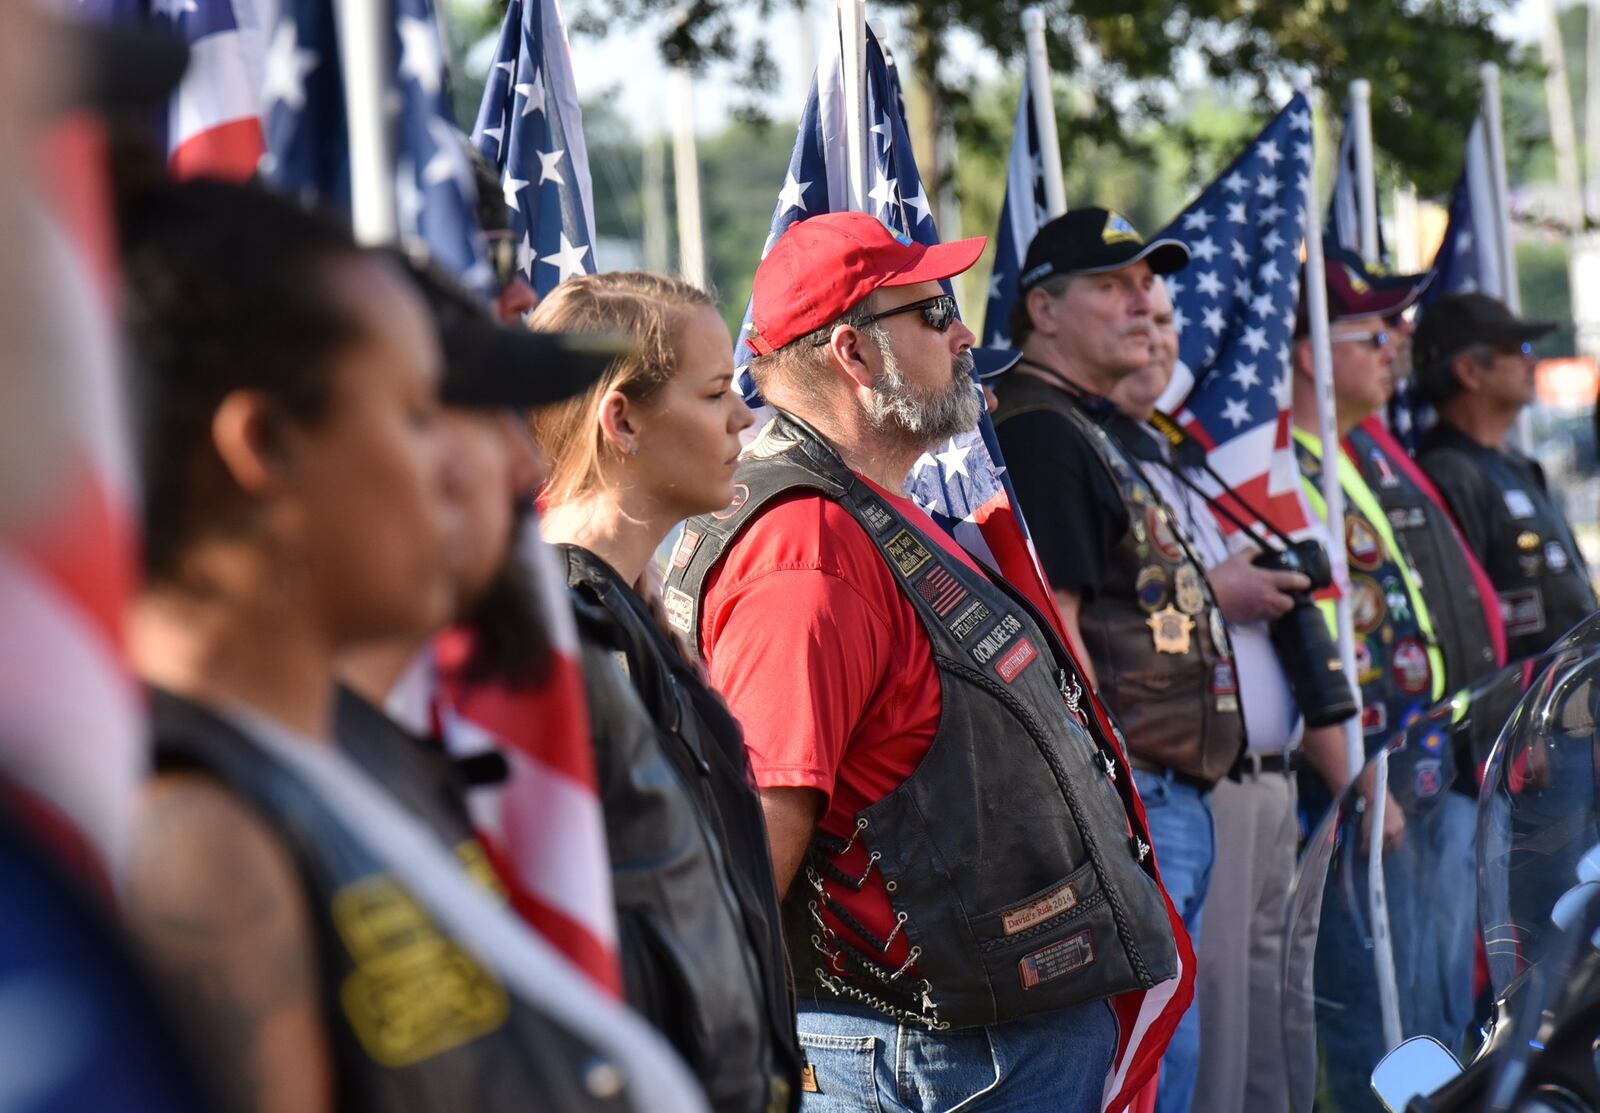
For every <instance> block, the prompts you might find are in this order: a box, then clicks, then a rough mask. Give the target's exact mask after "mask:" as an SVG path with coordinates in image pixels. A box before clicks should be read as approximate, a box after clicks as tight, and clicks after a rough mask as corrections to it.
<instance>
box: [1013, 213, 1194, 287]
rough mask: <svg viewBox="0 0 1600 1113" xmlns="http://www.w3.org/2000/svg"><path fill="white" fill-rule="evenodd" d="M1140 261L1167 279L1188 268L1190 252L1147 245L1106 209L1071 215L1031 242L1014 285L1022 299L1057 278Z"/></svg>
mask: <svg viewBox="0 0 1600 1113" xmlns="http://www.w3.org/2000/svg"><path fill="white" fill-rule="evenodd" d="M1141 259H1142V260H1144V261H1145V262H1146V263H1149V264H1150V269H1151V270H1152V271H1154V272H1155V273H1156V274H1171V273H1172V272H1173V271H1177V270H1182V269H1183V268H1184V267H1186V266H1188V265H1189V248H1188V247H1187V246H1186V245H1185V244H1184V243H1183V241H1182V240H1172V239H1166V240H1152V241H1151V242H1150V243H1145V242H1144V238H1143V237H1142V236H1140V235H1139V232H1138V230H1137V229H1136V228H1134V226H1133V225H1132V224H1130V223H1128V218H1127V217H1125V216H1122V215H1121V214H1119V213H1114V212H1111V211H1110V210H1108V209H1101V208H1095V207H1093V206H1091V207H1089V208H1085V209H1073V210H1071V211H1070V212H1066V213H1063V214H1062V215H1061V216H1058V217H1056V218H1055V219H1054V220H1052V221H1050V222H1049V223H1048V224H1046V225H1045V226H1044V227H1043V228H1040V229H1039V231H1038V233H1037V234H1036V235H1035V236H1034V237H1033V242H1032V243H1030V244H1028V255H1027V258H1026V259H1024V260H1023V264H1022V276H1021V279H1020V280H1019V282H1018V285H1019V287H1020V288H1021V292H1022V293H1024V294H1025V293H1027V292H1028V291H1029V290H1031V289H1033V287H1035V286H1037V285H1038V284H1039V283H1041V282H1043V281H1045V280H1046V279H1049V278H1054V277H1056V276H1057V275H1063V274H1099V273H1102V272H1104V271H1114V270H1121V269H1122V268H1123V267H1126V266H1130V265H1131V264H1133V263H1137V262H1139V261H1140V260H1141Z"/></svg>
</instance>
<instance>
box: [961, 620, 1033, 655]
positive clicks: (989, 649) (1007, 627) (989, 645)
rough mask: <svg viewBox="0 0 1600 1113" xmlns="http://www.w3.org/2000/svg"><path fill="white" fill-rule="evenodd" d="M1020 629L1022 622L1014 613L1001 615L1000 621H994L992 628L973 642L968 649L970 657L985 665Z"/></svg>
mask: <svg viewBox="0 0 1600 1113" xmlns="http://www.w3.org/2000/svg"><path fill="white" fill-rule="evenodd" d="M1021 629H1022V623H1021V622H1020V621H1019V620H1018V619H1017V616H1016V615H1014V614H1008V615H1004V616H1002V617H1001V619H1000V621H999V622H997V623H995V627H994V629H993V630H990V631H989V632H988V633H987V634H985V635H984V636H983V637H981V638H979V639H978V640H977V641H976V642H974V643H973V645H972V649H971V650H970V651H969V652H971V654H972V659H973V660H974V661H976V662H978V664H980V665H987V664H988V663H989V662H990V661H992V660H994V659H995V657H997V656H998V655H999V653H1000V651H1001V650H1002V649H1004V648H1005V647H1006V646H1007V645H1009V644H1010V643H1011V639H1012V638H1014V637H1016V636H1017V634H1018V632H1020V631H1021Z"/></svg>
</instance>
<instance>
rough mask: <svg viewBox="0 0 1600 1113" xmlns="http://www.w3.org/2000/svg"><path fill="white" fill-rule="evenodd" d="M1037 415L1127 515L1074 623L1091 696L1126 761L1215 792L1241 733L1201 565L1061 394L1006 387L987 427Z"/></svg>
mask: <svg viewBox="0 0 1600 1113" xmlns="http://www.w3.org/2000/svg"><path fill="white" fill-rule="evenodd" d="M1098 404H1100V405H1104V406H1105V407H1107V413H1106V414H1105V420H1108V421H1116V420H1126V419H1125V418H1122V417H1121V415H1120V414H1119V413H1118V412H1117V411H1116V410H1115V409H1113V408H1111V404H1110V403H1109V402H1105V401H1104V400H1103V399H1101V400H1099V403H1098ZM1039 411H1045V412H1048V413H1053V414H1058V415H1060V416H1061V417H1062V418H1063V419H1064V420H1065V421H1066V422H1069V423H1070V424H1071V426H1072V428H1073V430H1074V432H1068V431H1066V430H1062V435H1063V436H1072V435H1077V436H1081V437H1083V438H1084V440H1086V441H1087V442H1088V443H1089V445H1090V446H1091V447H1092V448H1093V449H1094V452H1095V455H1096V456H1097V457H1099V459H1100V462H1101V463H1102V464H1103V465H1104V466H1105V469H1106V471H1107V472H1108V473H1109V474H1110V476H1111V479H1112V481H1113V482H1114V483H1115V484H1116V485H1117V490H1118V492H1120V493H1121V495H1122V502H1123V505H1124V506H1125V507H1126V508H1127V511H1128V530H1127V532H1126V533H1124V534H1123V535H1122V537H1121V539H1120V540H1119V541H1118V542H1117V546H1116V549H1115V550H1114V551H1113V553H1112V556H1111V561H1110V564H1109V566H1108V568H1107V573H1108V575H1109V579H1108V580H1107V581H1106V582H1105V583H1102V584H1099V585H1098V587H1097V590H1096V592H1095V595H1094V599H1093V600H1092V601H1090V602H1089V603H1088V604H1087V605H1085V606H1084V607H1083V608H1082V609H1081V610H1080V611H1079V612H1078V628H1079V631H1080V632H1081V633H1082V635H1083V641H1084V648H1086V649H1087V650H1088V651H1089V656H1090V657H1091V658H1092V659H1093V661H1094V669H1095V675H1096V677H1098V678H1099V681H1100V687H1099V691H1100V697H1101V698H1102V699H1104V700H1105V701H1106V704H1107V705H1108V706H1109V707H1110V708H1111V710H1112V712H1113V713H1114V714H1115V715H1116V717H1117V722H1118V724H1120V725H1121V727H1122V730H1123V732H1124V733H1125V734H1126V735H1127V738H1128V749H1129V750H1131V751H1132V752H1133V753H1135V754H1137V755H1138V756H1139V757H1141V758H1144V759H1145V760H1146V761H1150V762H1154V763H1155V764H1157V765H1161V766H1166V767H1169V768H1172V769H1176V770H1178V771H1179V772H1182V773H1187V774H1188V775H1189V776H1191V777H1198V778H1199V779H1201V780H1204V781H1213V782H1214V781H1217V780H1219V779H1220V778H1222V777H1223V776H1224V775H1225V774H1226V773H1227V772H1228V770H1229V769H1231V768H1232V767H1233V763H1234V762H1235V761H1237V760H1238V758H1239V755H1240V754H1241V753H1243V752H1244V749H1245V733H1244V715H1243V712H1242V711H1241V710H1240V707H1239V678H1238V674H1237V671H1236V669H1235V666H1234V661H1233V647H1232V646H1231V645H1230V644H1229V642H1228V634H1227V625H1226V623H1225V622H1224V620H1223V618H1222V612H1221V611H1220V610H1219V609H1218V608H1217V602H1216V600H1215V599H1214V598H1213V597H1212V595H1211V585H1210V584H1209V583H1208V582H1207V580H1206V574H1205V565H1204V564H1203V563H1201V562H1200V561H1199V560H1198V559H1197V558H1196V556H1195V554H1194V552H1193V550H1192V549H1191V548H1190V546H1189V543H1188V541H1187V539H1186V538H1185V537H1184V536H1183V532H1182V527H1181V526H1180V525H1179V524H1178V520H1177V518H1176V517H1175V516H1174V515H1173V513H1172V510H1171V508H1170V507H1168V506H1167V505H1166V503H1165V502H1163V501H1162V498H1161V496H1160V494H1159V493H1158V492H1157V491H1156V490H1155V488H1153V487H1152V486H1150V484H1149V482H1148V481H1147V480H1146V479H1145V477H1144V476H1143V474H1141V472H1140V470H1139V465H1138V463H1137V461H1135V460H1133V459H1132V458H1131V457H1130V456H1129V455H1128V453H1127V451H1126V450H1125V449H1124V448H1123V447H1122V445H1121V444H1120V443H1118V442H1117V440H1115V439H1114V438H1113V437H1112V436H1111V435H1110V434H1109V433H1108V432H1107V431H1106V429H1105V428H1103V427H1102V425H1101V423H1100V422H1099V421H1097V420H1096V419H1095V418H1094V417H1091V416H1090V415H1089V414H1088V413H1085V412H1084V409H1083V407H1082V406H1079V405H1078V404H1077V402H1076V401H1075V400H1074V399H1073V397H1072V396H1071V395H1070V394H1068V393H1067V392H1066V391H1064V390H1061V389H1059V388H1057V387H1054V386H1051V385H1050V384H1049V383H1047V382H1044V381H1042V380H1040V379H1036V378H1034V377H1032V376H1031V375H1012V376H1010V377H1009V379H1008V380H1007V382H1006V389H1005V393H1004V394H1003V395H1002V396H1001V400H1000V407H999V409H998V410H996V411H995V420H996V421H1004V420H1005V419H1006V418H1008V417H1014V416H1017V415H1019V414H1025V413H1035V412H1039ZM1135 432H1136V430H1135ZM1023 510H1024V511H1026V510H1027V508H1026V507H1024V508H1023Z"/></svg>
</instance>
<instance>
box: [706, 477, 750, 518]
mask: <svg viewBox="0 0 1600 1113" xmlns="http://www.w3.org/2000/svg"><path fill="white" fill-rule="evenodd" d="M749 501H750V488H748V487H746V486H745V485H744V484H743V483H735V484H734V485H733V501H732V502H730V503H729V504H728V505H727V506H724V507H723V508H722V509H721V510H718V511H717V512H716V513H714V514H712V515H711V516H712V517H713V518H715V519H716V520H717V521H719V522H726V521H727V520H728V519H729V518H731V517H733V516H734V515H735V514H737V513H739V508H740V507H741V506H743V505H744V504H745V503H747V502H749Z"/></svg>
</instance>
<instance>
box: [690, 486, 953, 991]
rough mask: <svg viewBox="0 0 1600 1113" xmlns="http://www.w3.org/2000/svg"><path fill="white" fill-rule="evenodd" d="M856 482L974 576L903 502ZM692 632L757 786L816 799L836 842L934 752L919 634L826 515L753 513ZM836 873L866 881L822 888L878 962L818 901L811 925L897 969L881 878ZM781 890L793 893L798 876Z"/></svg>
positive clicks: (884, 573) (891, 591)
mask: <svg viewBox="0 0 1600 1113" xmlns="http://www.w3.org/2000/svg"><path fill="white" fill-rule="evenodd" d="M863 478H864V477H863ZM867 482H868V485H869V486H871V487H872V489H873V490H874V491H876V492H877V493H878V495H879V496H881V497H882V498H883V499H884V501H886V502H888V503H889V504H890V505H891V506H893V507H894V508H895V509H896V510H897V511H899V512H900V513H901V514H902V515H904V516H905V517H906V518H907V519H908V520H909V521H910V522H911V523H912V524H913V525H915V526H916V527H917V528H918V529H920V530H921V531H922V532H923V533H924V534H925V535H926V536H927V537H928V538H929V539H931V540H932V541H933V542H934V543H936V544H938V545H940V546H941V547H942V548H944V549H945V550H946V551H947V552H949V553H951V554H952V555H953V556H955V557H956V558H957V559H959V560H961V561H962V563H964V564H966V565H967V566H968V567H970V568H972V569H973V570H974V571H978V566H977V565H976V564H974V563H973V561H972V559H971V558H970V557H968V556H967V554H966V553H965V552H964V551H962V549H961V548H960V547H959V546H958V545H956V543H955V542H954V541H952V540H951V539H950V537H949V536H948V535H947V534H946V533H945V532H944V531H943V530H941V529H940V528H939V527H938V526H936V525H935V524H934V523H933V520H932V519H931V518H929V517H928V516H927V515H926V514H925V513H923V512H922V510H921V509H919V508H918V507H917V506H916V505H915V504H914V503H912V502H911V501H910V500H909V499H907V498H904V497H903V496H900V495H894V494H890V493H889V492H888V491H885V490H884V489H883V488H881V487H879V486H877V485H876V484H874V483H871V482H870V481H867ZM980 574H981V572H980ZM700 623H701V625H700V637H701V642H702V644H703V645H704V647H705V655H706V662H707V664H708V666H709V668H710V675H711V681H712V683H713V684H714V685H715V686H716V687H717V689H718V690H720V691H721V692H722V694H723V696H724V697H725V698H726V699H727V701H728V705H729V706H730V707H731V708H732V709H733V713H734V715H735V716H737V717H738V719H739V721H740V723H741V724H742V725H743V727H744V739H745V745H746V746H747V747H748V748H749V751H750V762H751V765H752V766H753V767H754V770H755V777H756V783H757V784H758V785H760V787H762V788H815V789H817V790H819V791H820V792H822V794H823V795H824V796H825V797H826V798H827V803H826V805H825V808H824V811H823V816H822V819H821V820H820V822H819V824H818V826H819V827H820V829H821V830H822V831H823V832H824V833H826V834H829V835H832V836H834V837H835V838H841V839H848V838H849V837H850V835H851V833H852V832H853V831H854V830H855V827H856V821H855V816H856V813H858V812H860V811H861V810H862V809H864V808H866V807H867V806H869V805H871V804H874V803H876V802H877V801H879V800H881V799H883V797H885V796H887V795H889V793H891V792H893V791H894V790H895V789H896V788H898V787H899V786H900V784H901V783H902V782H904V781H905V780H906V778H907V777H909V776H910V775H911V773H912V771H913V770H915V769H916V767H917V764H918V763H919V762H920V761H921V760H922V757H923V755H924V754H926V753H927V751H928V747H929V746H930V745H932V744H933V736H934V733H935V732H936V731H937V730H938V729H939V712H940V688H939V674H938V672H937V671H936V670H935V668H934V664H933V649H932V645H931V643H930V642H929V641H928V635H927V632H926V631H925V630H924V629H923V627H922V621H921V619H920V618H918V617H917V612H916V610H915V608H913V607H912V605H911V604H910V603H909V602H908V601H907V600H906V598H905V596H904V595H903V594H902V593H901V590H900V586H899V584H898V582H897V581H896V580H895V578H894V574H893V573H892V572H890V571H889V568H888V565H886V564H885V563H884V558H883V556H882V554H881V553H880V552H879V550H878V548H877V546H876V545H874V544H873V543H872V541H871V539H870V538H869V537H868V536H867V533H866V531H865V530H864V529H862V527H861V525H860V524H859V523H857V522H856V520H855V519H854V518H852V517H851V516H850V514H849V512H848V511H846V510H845V509H844V508H843V507H842V506H840V505H839V504H838V503H836V502H833V501H831V500H829V499H826V498H823V497H822V496H821V495H816V494H802V495H798V496H796V497H794V498H790V499H785V500H783V501H780V502H777V503H774V504H773V505H772V506H769V507H767V508H766V509H765V510H763V511H762V512H761V514H760V515H759V516H758V517H757V518H756V519H755V521H753V522H751V523H750V524H749V525H747V526H746V527H745V529H744V532H743V533H741V534H740V535H739V537H738V539H737V540H736V541H735V543H734V544H733V546H732V547H731V548H730V549H729V550H728V552H727V553H726V554H725V555H724V556H723V559H722V560H721V561H720V562H719V564H718V565H717V567H716V568H715V569H713V570H712V572H711V575H710V576H709V577H708V579H707V581H706V591H705V602H704V606H703V607H702V610H701V619H700ZM839 865H840V868H841V869H843V870H844V871H845V872H846V873H847V874H849V875H850V876H852V877H862V876H863V875H865V877H866V882H865V884H864V885H863V886H862V888H861V891H860V892H854V891H852V890H851V889H850V888H849V887H848V886H845V885H841V884H839V883H838V882H837V881H833V880H829V881H827V882H826V885H827V891H828V895H829V897H830V898H832V899H833V900H834V901H836V902H837V903H838V904H839V905H840V906H842V907H843V908H844V909H845V910H846V911H847V912H848V913H849V915H850V916H852V917H854V918H855V919H856V920H858V921H859V922H860V923H861V924H862V925H863V926H864V927H865V928H866V929H867V930H868V931H869V932H871V933H872V934H873V935H874V936H876V937H877V940H878V941H879V942H882V941H883V940H885V939H889V936H890V935H891V933H892V934H893V938H892V939H889V943H890V946H889V949H888V950H887V951H881V950H880V949H879V948H878V947H877V946H876V945H875V944H874V943H873V942H871V941H868V940H866V939H864V938H862V937H861V935H860V934H859V933H857V932H855V931H854V930H852V929H851V928H849V927H848V926H846V925H845V924H844V923H843V922H842V921H841V919H840V918H839V917H837V916H835V915H834V914H832V913H831V912H830V911H828V909H827V906H826V904H824V903H822V902H819V906H820V907H821V910H822V914H823V917H824V919H825V920H826V921H827V923H828V926H829V927H830V928H832V929H833V930H834V931H835V932H837V933H838V934H839V935H840V936H841V938H844V939H846V940H848V941H849V942H850V944H851V945H852V946H853V947H854V948H855V949H856V950H858V951H861V952H862V953H864V954H866V955H868V956H878V955H881V956H882V957H881V958H880V959H878V961H879V962H880V963H881V964H882V965H886V966H888V967H889V968H890V969H898V968H899V967H900V965H901V964H902V963H903V962H905V960H906V957H907V955H908V953H909V949H910V947H909V944H908V943H907V942H906V938H905V935H904V934H903V933H901V932H898V931H896V930H895V914H894V911H893V909H892V908H891V907H890V905H889V895H888V893H887V892H885V890H884V888H883V876H882V874H880V873H879V872H878V871H877V870H876V869H872V870H869V869H868V867H867V854H866V852H865V851H864V850H863V849H862V847H861V845H860V843H856V844H854V845H853V846H851V848H850V850H849V852H848V853H847V854H846V855H845V856H844V857H843V858H841V859H840V860H839ZM793 884H794V885H796V886H800V887H801V892H804V891H805V888H806V886H807V885H808V883H807V881H806V877H805V873H804V870H803V869H802V871H801V873H800V874H799V875H798V876H796V878H795V879H794V882H793ZM821 961H822V960H821V956H820V955H819V956H818V962H819V964H820V963H821ZM834 972H835V971H829V973H834Z"/></svg>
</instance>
